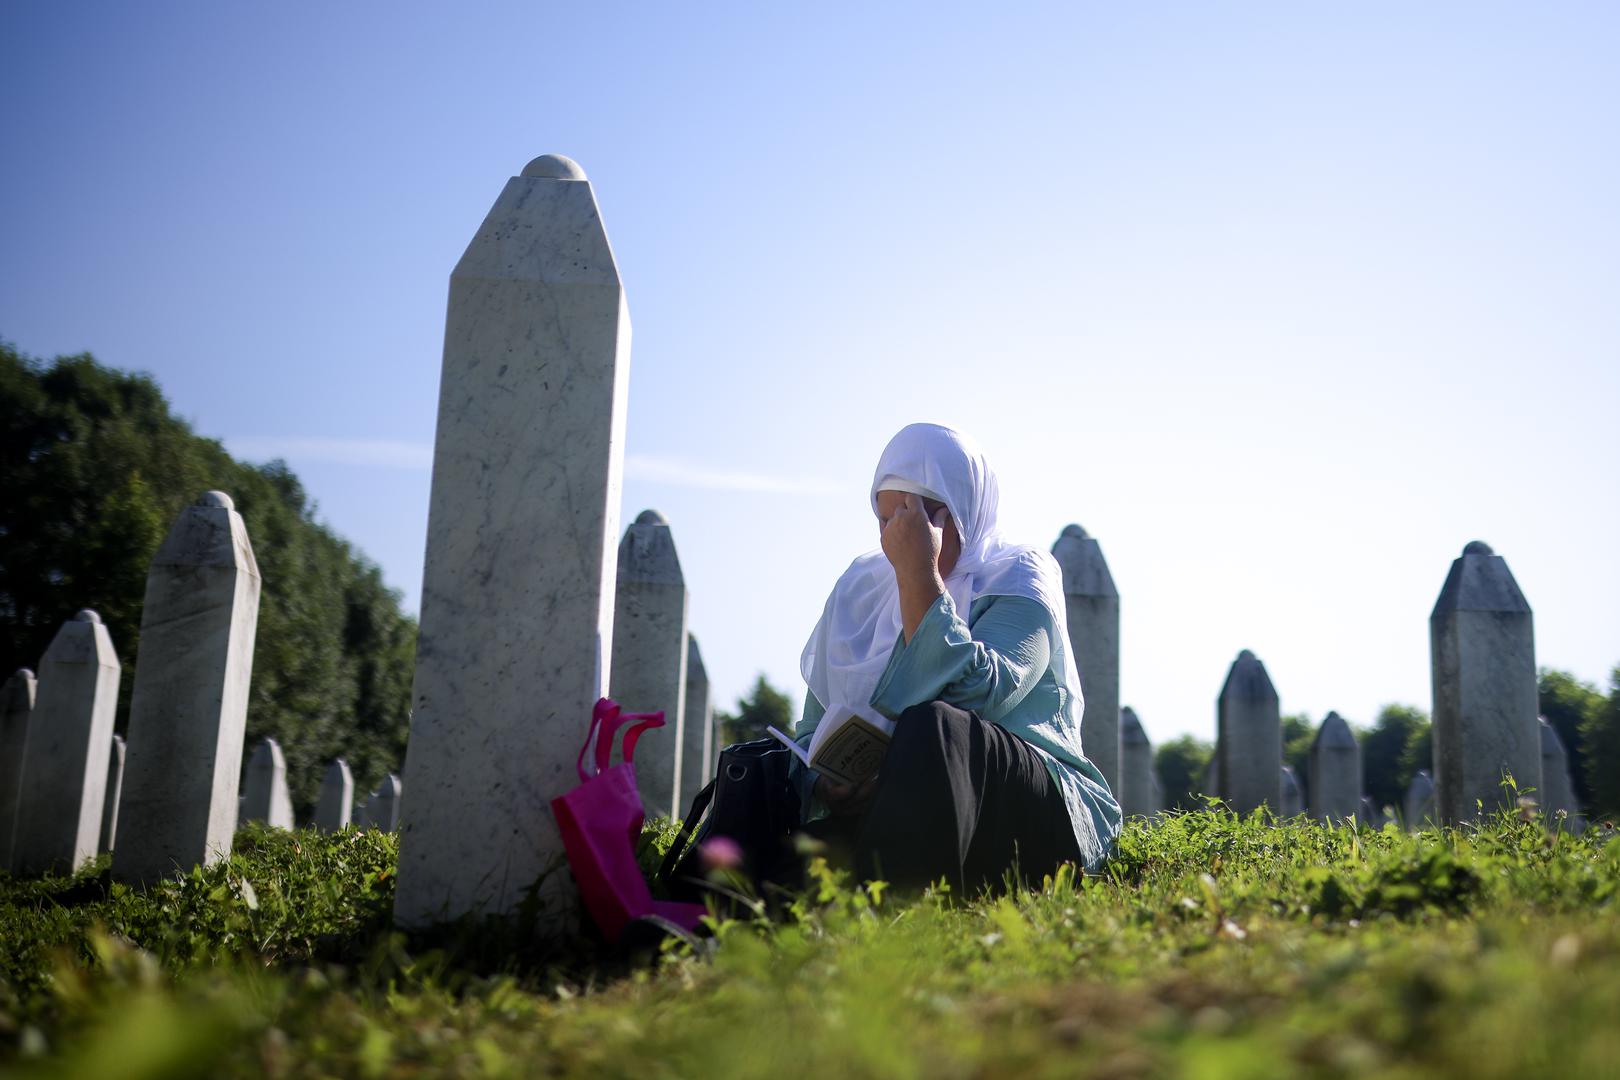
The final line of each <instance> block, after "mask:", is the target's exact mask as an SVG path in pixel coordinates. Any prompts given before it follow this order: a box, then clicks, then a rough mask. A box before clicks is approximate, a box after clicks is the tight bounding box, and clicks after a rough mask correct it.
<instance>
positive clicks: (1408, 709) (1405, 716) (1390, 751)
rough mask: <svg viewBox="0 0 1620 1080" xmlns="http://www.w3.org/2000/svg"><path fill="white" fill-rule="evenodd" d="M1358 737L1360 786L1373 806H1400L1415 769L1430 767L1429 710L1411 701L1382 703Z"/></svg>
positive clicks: (1431, 756)
mask: <svg viewBox="0 0 1620 1080" xmlns="http://www.w3.org/2000/svg"><path fill="white" fill-rule="evenodd" d="M1358 734H1359V736H1360V739H1361V786H1362V790H1363V791H1365V792H1366V793H1367V795H1368V796H1369V797H1370V798H1371V799H1372V801H1373V805H1374V806H1377V807H1385V806H1393V807H1397V808H1398V807H1400V805H1401V800H1402V799H1403V798H1405V796H1406V787H1407V785H1408V784H1410V783H1411V782H1412V777H1413V775H1415V774H1416V773H1417V771H1418V770H1419V769H1430V770H1431V771H1432V769H1433V765H1432V764H1431V760H1432V758H1433V751H1432V749H1431V743H1430V734H1429V714H1428V713H1426V712H1424V711H1423V710H1422V709H1419V708H1417V707H1415V706H1412V705H1385V706H1384V707H1383V708H1382V709H1380V710H1379V711H1378V718H1377V719H1376V720H1375V721H1373V726H1372V727H1371V728H1370V729H1367V730H1364V731H1361V732H1359V733H1358Z"/></svg>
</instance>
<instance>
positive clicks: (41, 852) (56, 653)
mask: <svg viewBox="0 0 1620 1080" xmlns="http://www.w3.org/2000/svg"><path fill="white" fill-rule="evenodd" d="M121 670H122V669H121V668H120V666H119V663H118V654H117V652H116V651H114V649H113V643H112V638H111V637H110V636H109V635H108V634H107V628H106V627H105V626H103V625H102V623H101V616H100V615H97V614H96V613H95V612H94V611H81V612H79V613H78V614H77V615H75V616H74V617H73V618H71V619H69V620H68V621H67V622H65V623H63V624H62V628H61V629H60V630H58V631H57V632H56V637H55V638H53V639H52V640H51V644H50V647H49V648H47V649H46V650H45V656H44V658H43V659H42V660H41V661H40V663H39V690H38V693H37V696H36V697H35V699H34V715H33V717H32V719H31V720H30V721H29V724H28V746H27V748H26V750H25V751H24V753H23V770H22V773H23V775H22V793H21V797H20V799H19V811H18V817H17V831H16V835H15V837H14V839H13V841H12V855H11V862H12V872H13V873H16V874H18V875H23V874H43V873H51V872H58V873H70V872H72V871H74V870H77V869H78V868H79V867H81V866H83V865H84V864H85V863H86V862H89V861H90V860H91V859H93V858H95V857H96V852H97V850H98V849H99V847H100V845H101V811H102V809H103V807H104V804H105V802H106V798H107V756H108V755H109V754H110V753H111V752H112V750H111V747H112V736H113V714H114V713H115V712H116V710H117V708H118V680H119V677H120V674H121Z"/></svg>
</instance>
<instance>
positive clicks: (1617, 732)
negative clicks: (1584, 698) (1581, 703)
mask: <svg viewBox="0 0 1620 1080" xmlns="http://www.w3.org/2000/svg"><path fill="white" fill-rule="evenodd" d="M1581 744H1582V746H1583V748H1584V751H1585V762H1584V764H1585V778H1586V788H1587V791H1589V792H1590V793H1591V796H1592V799H1591V802H1590V803H1588V804H1587V806H1588V809H1589V811H1590V813H1591V815H1592V816H1593V817H1594V818H1597V817H1607V818H1610V819H1615V818H1620V665H1617V666H1616V667H1615V668H1614V669H1613V670H1612V671H1610V672H1609V697H1608V699H1607V700H1606V701H1605V702H1603V705H1602V707H1601V708H1599V709H1597V710H1595V711H1594V712H1593V713H1592V714H1591V715H1589V716H1587V717H1586V718H1585V719H1584V720H1583V721H1582V722H1581Z"/></svg>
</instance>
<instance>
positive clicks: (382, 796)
mask: <svg viewBox="0 0 1620 1080" xmlns="http://www.w3.org/2000/svg"><path fill="white" fill-rule="evenodd" d="M403 792H404V785H403V784H401V783H400V779H399V777H397V776H395V775H394V774H393V773H389V774H388V775H387V776H385V777H383V782H382V783H380V784H378V785H377V790H376V791H373V792H372V793H371V798H370V799H368V800H366V824H368V825H371V826H373V827H375V828H378V829H381V830H382V831H383V832H393V831H395V830H396V829H398V828H399V808H400V802H401V798H400V796H401V795H402V794H403Z"/></svg>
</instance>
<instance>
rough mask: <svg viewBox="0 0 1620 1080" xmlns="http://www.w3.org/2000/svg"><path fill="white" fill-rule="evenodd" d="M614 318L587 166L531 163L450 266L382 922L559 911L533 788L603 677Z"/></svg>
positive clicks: (614, 531) (610, 568) (545, 809)
mask: <svg viewBox="0 0 1620 1080" xmlns="http://www.w3.org/2000/svg"><path fill="white" fill-rule="evenodd" d="M629 379H630V318H629V313H628V309H627V308H626V306H625V298H624V289H623V287H622V286H621V285H620V282H619V272H618V268H617V267H616V266H615V264H614V261H613V252H612V250H611V249H610V248H609V246H608V239H607V233H606V231H605V230H604V229H603V227H602V218H601V214H600V213H599V211H598V209H597V205H596V197H595V195H594V194H593V193H592V191H591V185H590V183H589V182H588V181H587V180H586V179H585V173H584V172H583V170H581V169H580V167H579V166H578V165H577V164H575V163H574V162H573V161H570V160H569V159H567V158H564V157H560V156H556V155H546V156H544V157H540V158H536V159H535V160H534V161H532V162H530V163H529V165H528V166H526V167H525V168H524V170H523V175H522V176H517V177H513V178H512V179H511V180H509V181H507V184H506V187H505V189H504V190H503V191H502V192H501V194H500V197H499V198H498V199H496V201H495V205H494V206H493V207H492V208H491V209H490V212H489V214H488V216H487V217H485V219H484V222H483V224H482V225H480V226H479V229H478V232H477V234H476V235H475V236H474V237H473V239H472V242H471V243H470V244H469V245H468V246H467V250H466V253H465V254H463V255H462V257H461V261H460V262H459V263H458V264H457V265H456V268H455V270H454V272H452V273H451V275H450V302H449V311H448V315H447V317H446V320H445V339H444V365H443V369H442V374H441V377H440V382H439V417H438V434H437V437H436V440H435V444H434V457H433V480H432V494H431V497H430V500H429V511H428V537H427V552H426V559H425V564H424V568H423V580H422V605H421V620H420V633H419V637H418V642H419V643H418V646H417V653H416V681H415V684H414V687H413V690H412V701H413V709H412V714H411V735H410V743H409V745H408V747H407V750H406V757H405V776H404V779H406V780H408V781H410V788H411V802H410V805H409V806H408V807H407V808H406V812H405V813H404V815H403V820H402V822H401V837H400V856H399V883H398V889H397V892H396V894H395V901H394V916H395V920H396V922H398V923H399V924H400V925H402V926H421V925H425V924H428V923H432V922H435V921H442V920H449V919H454V918H457V917H459V916H461V915H465V914H467V913H470V912H475V911H476V912H480V913H484V914H501V913H505V912H508V911H510V910H512V909H513V908H514V907H516V906H517V905H518V904H519V903H520V902H521V901H522V899H523V897H524V895H525V894H526V893H527V892H528V890H529V889H530V888H531V887H532V886H533V885H534V884H535V882H536V881H539V880H540V879H541V878H542V877H544V882H545V883H544V886H543V888H542V891H541V894H540V895H541V898H542V900H543V901H545V902H546V904H547V906H548V910H551V911H555V912H556V918H555V920H554V922H555V925H556V927H557V928H558V929H559V930H561V929H562V928H563V927H564V926H566V925H567V923H568V921H569V919H570V917H571V915H570V912H571V911H572V904H571V886H570V884H569V882H568V875H567V874H564V873H549V871H551V870H552V869H554V867H555V866H556V865H557V863H558V861H559V859H560V857H561V855H562V841H561V837H560V835H559V833H558V831H557V824H556V822H555V820H554V819H553V818H552V815H551V805H550V803H551V799H552V798H554V797H555V796H558V795H561V794H563V793H564V792H565V791H567V790H568V789H569V788H571V787H573V786H574V784H576V783H577V782H578V780H577V778H576V776H575V772H574V760H575V755H576V754H578V752H579V747H580V743H581V742H582V741H583V740H584V738H585V733H586V729H587V728H588V726H589V724H590V718H591V707H592V705H593V704H594V703H595V702H596V700H597V698H599V697H601V696H602V695H603V694H604V693H605V692H606V690H607V663H608V657H609V655H611V650H612V643H613V581H614V570H615V550H614V549H615V545H616V544H617V542H618V536H619V516H618V514H619V509H618V508H619V501H620V487H621V482H622V477H623V472H624V430H625V406H626V401H627V394H628V389H629Z"/></svg>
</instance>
